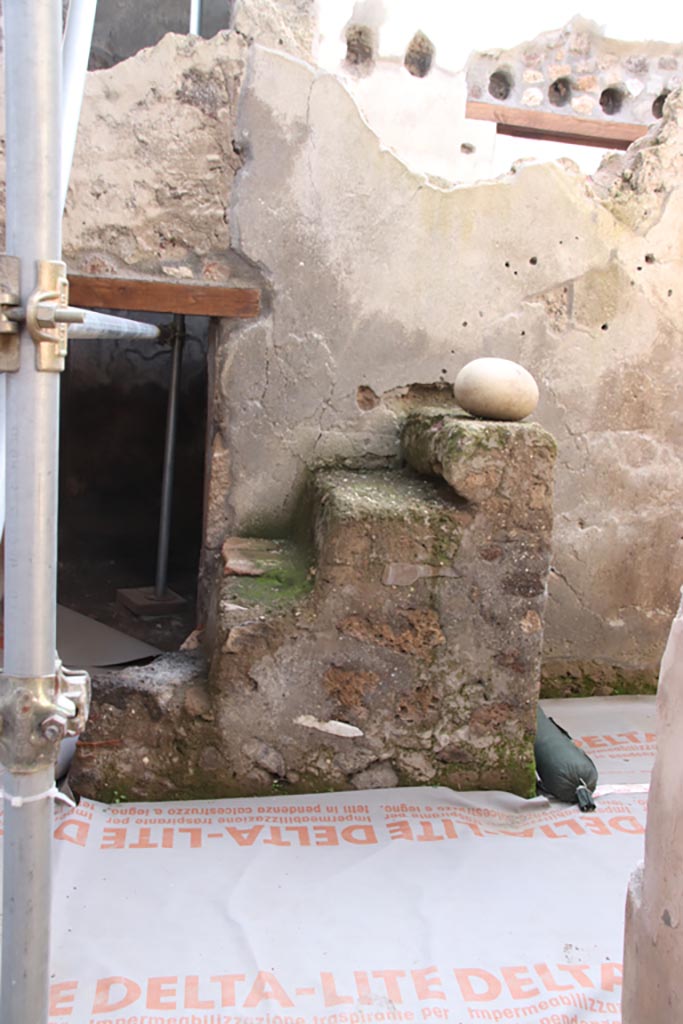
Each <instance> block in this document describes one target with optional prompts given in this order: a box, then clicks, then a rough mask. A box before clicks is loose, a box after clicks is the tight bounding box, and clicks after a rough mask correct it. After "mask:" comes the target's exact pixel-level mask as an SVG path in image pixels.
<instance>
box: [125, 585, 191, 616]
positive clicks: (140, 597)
mask: <svg viewBox="0 0 683 1024" xmlns="http://www.w3.org/2000/svg"><path fill="white" fill-rule="evenodd" d="M116 600H117V601H118V602H119V604H122V605H123V607H124V608H127V609H128V611H129V612H132V613H133V615H149V616H150V617H156V618H159V617H161V616H162V615H175V613H176V612H180V611H182V609H183V608H184V607H185V605H186V604H187V601H186V600H185V598H184V597H181V596H180V594H176V593H175V592H174V591H173V590H165V591H164V593H163V594H162V595H161V597H157V594H156V591H155V589H154V587H128V588H126V589H124V590H117V591H116Z"/></svg>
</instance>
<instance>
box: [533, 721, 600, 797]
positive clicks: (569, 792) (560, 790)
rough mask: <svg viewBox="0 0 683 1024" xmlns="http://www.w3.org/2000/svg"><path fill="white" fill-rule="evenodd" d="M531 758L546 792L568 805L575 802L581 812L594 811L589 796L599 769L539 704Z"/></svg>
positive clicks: (596, 779)
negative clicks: (534, 761) (533, 756)
mask: <svg viewBox="0 0 683 1024" xmlns="http://www.w3.org/2000/svg"><path fill="white" fill-rule="evenodd" d="M534 755H535V757H536V773H537V774H538V777H539V779H540V780H541V788H542V789H543V790H544V791H545V792H546V793H549V794H550V795H551V796H556V797H557V799H558V800H564V801H565V803H568V804H576V803H578V805H579V807H580V808H581V810H582V811H594V810H595V804H594V803H593V798H592V796H591V793H592V792H593V790H594V789H595V787H596V786H597V784H598V769H597V768H596V767H595V765H594V764H593V762H592V761H591V759H590V757H589V756H588V754H586V753H584V751H583V750H580V749H579V747H577V746H576V744H575V743H574V741H573V740H572V738H571V736H570V735H569V733H568V732H565V731H564V729H562V728H561V727H560V726H559V725H558V724H557V722H553V720H552V718H548V716H547V715H546V714H545V713H544V712H543V710H542V709H541V708H540V707H539V706H538V705H537V707H536V742H535V744H534Z"/></svg>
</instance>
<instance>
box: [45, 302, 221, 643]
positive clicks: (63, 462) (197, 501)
mask: <svg viewBox="0 0 683 1024" xmlns="http://www.w3.org/2000/svg"><path fill="white" fill-rule="evenodd" d="M104 312H108V311H106V310H105V311H104ZM119 315H124V316H125V315H130V316H131V317H132V318H134V319H137V320H146V321H148V322H153V323H160V324H168V323H170V321H171V319H172V318H171V317H170V316H160V315H156V314H142V313H131V314H125V313H122V312H121V311H119ZM186 332H187V333H186V343H185V346H184V354H183V363H182V376H181V381H180V391H179V404H178V422H177V438H176V455H175V467H174V485H173V500H172V518H171V536H170V549H169V565H168V585H169V587H171V588H172V589H173V590H174V591H175V592H176V593H178V594H180V595H181V596H182V597H183V598H185V599H186V602H187V603H186V605H185V606H184V608H183V609H182V611H179V612H176V613H174V614H173V615H172V616H168V617H163V618H148V617H139V616H135V615H133V614H132V613H131V612H129V611H127V610H126V609H125V608H122V607H121V605H120V604H119V603H117V600H116V591H117V590H118V589H121V588H126V587H142V586H149V585H151V584H153V583H154V580H155V572H156V560H157V540H158V530H159V511H160V501H161V477H162V465H163V452H164V436H165V428H166V409H167V401H168V391H169V382H170V373H171V348H170V346H169V345H168V344H163V343H159V342H156V341H135V342H130V341H108V340H106V341H105V340H100V341H72V342H71V343H70V351H69V357H68V359H67V365H66V370H65V372H64V373H63V375H62V388H61V395H62V410H61V425H60V507H59V573H58V600H59V601H60V603H61V604H64V605H65V606H66V607H68V608H72V609H74V610H75V611H78V612H81V613H82V614H84V615H88V616H89V617H91V618H94V619H97V620H98V621H100V622H104V623H106V624H107V625H111V626H114V627H116V628H118V629H120V630H122V632H126V633H129V634H130V635H133V636H137V637H139V638H140V639H143V640H147V641H148V642H149V643H153V644H155V645H156V646H157V647H160V648H162V649H165V650H174V649H177V647H178V646H179V645H180V643H181V642H182V640H183V639H184V638H185V637H186V636H187V635H188V634H189V633H190V632H191V630H192V629H193V628H194V626H195V624H196V623H195V599H196V586H197V574H198V564H199V554H200V548H201V537H202V515H203V494H204V449H205V438H206V410H207V348H208V340H207V334H208V320H207V319H206V318H201V317H188V318H187V320H186Z"/></svg>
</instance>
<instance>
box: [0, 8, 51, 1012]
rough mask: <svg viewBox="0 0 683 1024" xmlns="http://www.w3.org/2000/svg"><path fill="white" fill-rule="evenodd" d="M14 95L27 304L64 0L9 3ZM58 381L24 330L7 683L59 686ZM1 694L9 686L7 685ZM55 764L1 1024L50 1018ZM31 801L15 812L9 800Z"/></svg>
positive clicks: (20, 886) (38, 795)
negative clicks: (42, 681)
mask: <svg viewBox="0 0 683 1024" xmlns="http://www.w3.org/2000/svg"><path fill="white" fill-rule="evenodd" d="M3 7H4V20H5V46H4V51H5V52H4V56H5V76H6V96H7V130H6V138H7V250H8V252H9V253H10V254H11V255H13V256H18V257H19V258H20V259H21V301H22V305H24V306H26V305H27V302H28V297H29V294H30V293H31V292H32V291H33V289H34V287H35V281H36V260H38V259H46V260H59V258H60V254H61V215H62V209H61V203H60V180H59V174H60V172H59V168H60V146H59V130H60V124H59V121H60V96H61V61H60V40H61V34H62V5H61V0H31V3H22V2H16V0H12V2H10V3H5V4H3ZM58 423H59V374H58V373H41V372H38V371H37V370H36V359H35V346H34V342H33V340H32V338H31V335H30V334H29V332H28V330H27V329H26V328H25V327H24V328H23V329H22V331H21V368H20V369H19V371H18V372H17V373H12V374H8V379H7V525H6V538H5V664H4V671H5V674H6V676H7V677H13V678H14V679H15V680H16V679H25V680H26V683H27V687H29V686H30V685H31V682H32V681H35V680H36V679H38V677H47V678H51V679H52V681H53V682H54V678H55V668H56V652H55V637H56V603H55V592H56V582H57V466H58V462H57V448H58ZM1 685H2V688H3V689H5V688H6V687H8V686H9V681H8V680H7V679H6V678H5V679H3V680H2V684H1ZM53 782H54V762H52V763H51V764H50V763H48V764H43V765H42V766H41V767H40V768H37V769H35V770H30V769H29V770H23V771H12V770H8V771H7V772H6V773H5V775H4V778H3V785H4V789H5V802H4V811H5V817H4V841H3V848H4V857H3V928H2V990H1V993H0V1020H2V1024H45V1022H46V1021H47V1018H48V985H49V964H48V951H49V934H50V897H51V836H52V829H53V806H52V796H51V795H48V793H49V791H50V790H51V789H52V786H53ZM11 795H14V796H15V797H21V798H23V799H26V798H27V797H31V798H32V799H31V801H30V802H28V803H23V804H22V803H21V802H19V803H18V805H13V802H12V801H10V800H9V799H7V798H8V797H9V796H11Z"/></svg>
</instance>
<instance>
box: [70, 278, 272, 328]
mask: <svg viewBox="0 0 683 1024" xmlns="http://www.w3.org/2000/svg"><path fill="white" fill-rule="evenodd" d="M69 302H70V303H71V304H72V305H74V306H84V307H86V308H88V309H126V310H130V311H131V312H133V311H135V312H145V313H185V314H186V315H188V316H220V317H235V318H237V319H240V320H253V319H254V318H255V317H257V316H258V315H259V312H260V309H261V293H260V291H259V290H258V288H229V287H226V286H224V285H218V284H192V283H188V284H185V283H181V282H176V281H145V280H142V279H140V278H138V279H133V278H128V279H127V278H120V277H89V276H86V275H81V274H69Z"/></svg>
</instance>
